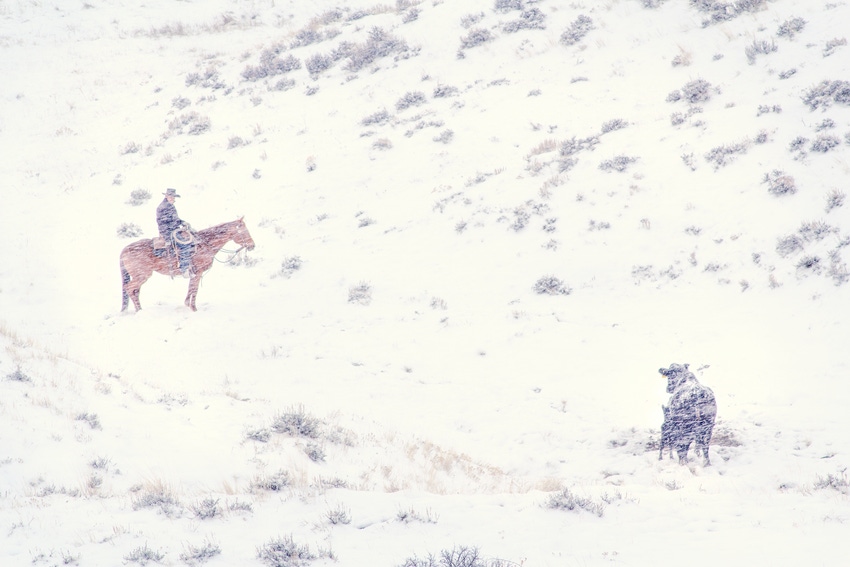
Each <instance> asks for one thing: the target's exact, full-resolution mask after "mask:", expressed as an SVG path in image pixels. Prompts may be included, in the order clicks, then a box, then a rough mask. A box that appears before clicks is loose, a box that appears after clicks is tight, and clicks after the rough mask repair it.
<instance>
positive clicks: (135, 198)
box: [127, 189, 151, 207]
mask: <svg viewBox="0 0 850 567" xmlns="http://www.w3.org/2000/svg"><path fill="white" fill-rule="evenodd" d="M150 198H151V194H150V191H148V190H146V189H133V190H132V191H131V192H130V199H129V200H128V201H127V204H128V205H132V206H134V207H138V206H139V205H143V204H145V202H147V200H148V199H150Z"/></svg>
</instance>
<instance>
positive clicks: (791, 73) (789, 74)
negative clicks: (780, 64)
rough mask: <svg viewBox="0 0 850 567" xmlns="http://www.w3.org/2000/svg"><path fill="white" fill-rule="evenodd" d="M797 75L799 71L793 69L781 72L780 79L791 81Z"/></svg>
mask: <svg viewBox="0 0 850 567" xmlns="http://www.w3.org/2000/svg"><path fill="white" fill-rule="evenodd" d="M796 74H797V69H795V68H793V67H792V68H791V69H786V70H785V71H780V72H779V78H780V79H781V80H785V79H790V78H791V77H793V76H794V75H796Z"/></svg>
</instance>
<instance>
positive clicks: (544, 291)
mask: <svg viewBox="0 0 850 567" xmlns="http://www.w3.org/2000/svg"><path fill="white" fill-rule="evenodd" d="M532 289H533V290H534V293H537V294H540V295H569V294H570V293H572V289H570V287H569V286H568V285H567V284H565V283H564V282H563V281H562V280H560V279H558V278H556V277H555V276H543V277H542V278H540V279H539V280H537V281H536V282H535V283H534V286H533V287H532Z"/></svg>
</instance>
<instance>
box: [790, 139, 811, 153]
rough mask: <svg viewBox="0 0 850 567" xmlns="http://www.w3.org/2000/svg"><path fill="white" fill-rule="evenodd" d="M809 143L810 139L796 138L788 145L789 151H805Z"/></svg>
mask: <svg viewBox="0 0 850 567" xmlns="http://www.w3.org/2000/svg"><path fill="white" fill-rule="evenodd" d="M808 142H809V139H808V138H805V137H803V136H797V137H796V138H794V139H793V140H791V143H790V144H788V151H789V152H796V151H803V149H804V147H805V145H806V144H807V143H808Z"/></svg>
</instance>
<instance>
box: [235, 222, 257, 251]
mask: <svg viewBox="0 0 850 567" xmlns="http://www.w3.org/2000/svg"><path fill="white" fill-rule="evenodd" d="M244 219H245V217H239V219H238V220H237V221H236V232H235V233H234V234H233V242H235V243H236V244H238V245H239V246H243V247H245V248H247V249H248V250H253V249H254V239H253V238H251V233H250V232H248V227H247V226H245V220H244Z"/></svg>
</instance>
